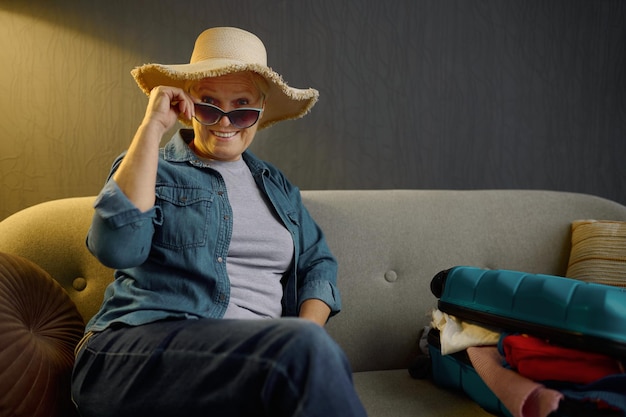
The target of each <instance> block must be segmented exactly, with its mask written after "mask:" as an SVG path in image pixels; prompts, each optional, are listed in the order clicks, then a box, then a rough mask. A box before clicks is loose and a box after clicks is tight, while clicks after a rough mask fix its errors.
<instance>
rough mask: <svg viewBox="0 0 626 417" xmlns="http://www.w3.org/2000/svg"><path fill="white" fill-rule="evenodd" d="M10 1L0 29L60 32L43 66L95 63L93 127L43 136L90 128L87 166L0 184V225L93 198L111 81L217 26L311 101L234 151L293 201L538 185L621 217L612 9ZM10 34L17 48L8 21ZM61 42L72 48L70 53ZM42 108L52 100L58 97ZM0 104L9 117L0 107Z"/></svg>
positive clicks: (563, 1) (122, 136)
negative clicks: (603, 202)
mask: <svg viewBox="0 0 626 417" xmlns="http://www.w3.org/2000/svg"><path fill="white" fill-rule="evenodd" d="M15 3H16V2H11V1H2V2H0V13H1V14H0V20H1V21H0V23H7V22H8V23H9V28H8V29H7V28H6V26H5V25H2V26H3V27H4V28H5V29H3V30H4V31H12V30H14V29H15V27H16V26H19V24H18V23H15V22H16V21H17V20H18V19H23V18H24V17H25V16H26V17H27V18H28V19H31V20H29V22H31V21H32V22H34V23H33V24H35V25H39V24H41V25H48V26H51V27H52V29H49V30H50V31H51V33H56V32H55V31H65V32H64V33H66V32H67V31H71V33H72V34H73V35H67V34H66V35H64V37H63V42H65V43H68V49H66V50H65V52H63V51H64V49H63V42H61V44H59V45H56V47H57V49H56V51H55V58H54V59H55V60H56V61H54V65H56V66H63V65H68V64H63V62H65V58H64V56H63V54H64V53H65V54H67V60H72V59H75V60H77V62H81V63H82V65H89V64H88V62H89V60H90V59H91V60H94V59H97V60H99V61H101V62H100V64H99V66H100V67H102V68H103V69H102V71H103V72H102V75H100V73H99V72H98V71H100V70H93V71H91V72H89V74H90V75H89V78H87V79H85V75H84V74H85V72H84V71H83V72H81V71H77V74H78V75H77V77H78V78H79V82H80V83H83V84H84V85H85V88H84V89H83V92H84V93H85V95H84V97H79V98H80V99H81V100H83V99H84V101H83V103H84V105H85V106H90V103H92V104H91V105H92V106H94V107H97V109H98V111H99V112H104V113H105V114H106V117H100V118H99V117H91V118H89V117H86V118H85V117H81V119H80V120H78V121H75V122H74V123H73V124H72V125H71V126H68V124H65V127H60V128H59V131H58V132H57V133H56V135H57V136H62V137H68V136H69V137H71V136H72V135H74V136H76V135H79V136H80V140H81V141H84V140H86V139H85V138H84V136H85V135H84V131H85V129H84V128H81V126H77V124H80V123H82V120H88V123H89V124H90V128H91V129H93V133H90V134H89V135H88V136H89V137H88V138H87V140H92V142H91V145H90V146H89V149H91V150H92V151H93V152H95V153H98V158H95V159H94V161H95V162H94V163H90V164H85V163H84V155H80V156H79V155H77V156H76V161H74V157H73V156H72V153H73V152H75V149H76V148H75V146H68V147H67V148H66V149H63V150H59V151H58V152H60V153H61V159H63V160H64V161H65V163H66V164H71V165H72V166H75V167H76V168H75V170H78V171H80V170H81V169H82V170H83V171H86V172H85V173H83V174H81V173H78V175H76V173H74V176H76V177H78V178H82V180H81V181H80V182H79V181H78V180H76V182H73V180H71V179H65V180H62V181H57V182H55V183H54V184H57V185H58V189H55V190H54V191H51V189H50V187H49V186H46V187H44V186H43V185H41V186H39V185H36V184H37V181H36V178H34V179H31V181H30V182H25V183H20V184H19V185H20V186H19V187H16V186H15V185H16V184H15V183H10V184H9V185H10V186H9V187H7V186H3V188H2V189H0V190H1V192H2V193H3V194H4V195H3V197H2V200H4V203H3V202H0V206H2V207H0V209H2V210H3V212H0V214H3V215H5V216H6V215H8V214H10V212H12V211H15V210H16V209H18V208H21V206H25V205H29V204H32V203H35V202H38V201H41V200H44V199H49V198H60V197H64V196H70V195H84V194H87V193H96V192H97V191H98V189H99V187H100V186H101V180H103V178H104V175H105V174H106V171H107V170H108V166H109V164H110V161H111V159H112V158H113V157H114V156H115V155H116V154H117V153H119V152H120V151H121V150H123V149H124V148H125V147H126V146H127V144H128V142H129V140H130V138H131V137H132V133H133V130H134V128H135V127H136V125H137V124H138V123H139V121H140V118H141V115H142V112H143V107H144V106H145V100H146V99H145V97H144V96H143V95H142V94H141V93H140V92H139V91H138V89H136V88H135V87H134V84H133V82H132V80H130V75H129V74H128V72H129V71H130V70H131V69H132V67H133V66H135V65H140V64H143V63H145V62H163V63H174V62H187V61H188V59H189V55H190V54H191V50H192V47H193V41H194V40H195V37H196V36H197V34H198V33H199V32H201V31H202V30H203V29H205V28H207V27H211V26H225V25H233V26H239V27H242V28H245V29H248V30H250V31H252V32H255V33H256V34H257V35H259V36H260V37H261V39H263V41H264V42H265V44H266V46H267V49H268V53H269V62H270V65H271V66H272V67H273V68H274V69H276V70H277V71H278V72H280V73H281V74H282V75H283V76H284V78H285V80H286V81H288V82H289V84H290V85H292V86H295V87H308V86H311V87H315V88H317V89H319V90H320V92H321V98H320V101H319V103H318V105H317V106H316V107H315V108H314V109H313V112H312V113H311V114H310V115H308V116H307V117H306V118H304V119H302V120H299V121H293V122H285V123H282V124H280V125H277V126H275V127H272V128H271V129H269V130H267V131H265V132H261V133H260V134H259V136H258V137H257V140H256V141H255V143H254V144H253V147H252V149H253V150H254V151H255V153H257V154H258V155H259V156H261V157H262V158H265V159H267V160H269V161H271V162H273V163H275V164H276V165H278V166H279V167H280V168H282V169H283V171H284V172H285V173H286V174H287V175H288V176H289V177H290V179H291V180H292V181H293V182H294V183H296V184H298V185H299V186H300V187H301V188H303V189H350V188H360V189H367V188H373V189H376V188H446V189H450V188H452V189H470V188H540V189H554V190H565V191H576V192H585V193H591V194H596V195H599V196H603V197H607V198H610V199H614V200H617V201H619V202H621V203H624V204H626V164H625V159H626V94H625V92H626V2H625V1H620V0H612V1H609V0H588V1H585V0H557V1H552V0H550V1H547V0H483V1H477V0H455V1H452V0H431V1H425V0H402V1H393V0H391V1H388V2H381V1H370V0H367V1H365V0H310V1H303V0H284V1H275V0H268V1H258V0H238V1H231V2H224V1H206V0H191V1H178V0H176V1H148V0H143V1H108V2H95V1H94V2H80V1H77V0H76V1H72V0H63V1H56V2H44V1H32V2H29V3H28V4H19V3H18V4H15ZM34 5H36V6H34ZM20 22H21V20H20ZM11 24H12V25H11ZM20 24H21V23H20ZM19 27H20V28H22V32H23V34H22V38H21V39H26V38H27V37H28V31H27V29H26V24H24V26H19ZM46 27H47V26H46ZM55 28H56V29H55ZM46 33H48V32H46ZM0 35H3V34H2V33H0ZM73 36H76V37H82V38H85V37H86V38H88V39H90V41H89V42H90V43H88V46H83V47H82V49H80V48H79V49H80V50H79V51H76V50H75V49H76V48H73V46H74V43H75V42H78V41H77V40H76V39H75V38H74V37H73ZM4 37H5V36H3V38H4ZM82 38H81V39H82ZM5 42H6V41H5ZM16 42H17V44H16V45H12V46H13V47H15V48H16V52H15V53H14V54H15V55H16V56H19V57H20V61H24V56H23V54H26V56H27V57H28V54H34V53H39V51H33V50H32V47H30V46H31V45H32V44H35V42H31V41H29V42H27V43H25V44H24V45H23V46H20V44H19V42H25V41H24V40H22V41H20V40H17V41H16ZM81 42H85V41H81ZM81 45H83V44H81ZM29 47H30V48H29ZM103 48H105V49H106V54H105V53H104V52H103V51H104V50H105V49H103ZM118 49H119V50H118ZM19 51H21V52H19ZM5 54H6V52H5ZM77 54H78V55H77ZM12 58H13V56H7V57H6V58H5V59H12ZM26 61H27V62H30V61H28V59H26ZM29 65H32V63H30V64H29ZM31 72H32V71H31ZM44 74H45V73H44ZM81 74H82V75H81ZM81 76H82V77H83V78H82V79H81V78H80V77H81ZM16 77H17V81H16ZM44 77H45V75H44ZM94 78H96V79H94ZM102 80H106V82H105V81H102ZM99 81H100V82H101V83H104V84H103V85H100V86H99V88H98V90H97V91H94V90H93V89H91V90H90V88H92V87H91V85H92V84H94V83H98V82H99ZM48 82H49V83H55V82H59V80H56V79H49V80H48ZM60 82H69V83H71V82H72V80H71V79H69V80H61V81H60ZM23 83H27V81H26V80H25V79H20V78H19V75H13V76H12V78H11V80H9V81H6V80H5V81H4V83H3V84H2V85H0V87H2V86H3V85H4V86H5V87H3V89H4V90H6V91H5V93H8V94H10V95H13V96H15V95H16V91H18V93H21V94H26V93H25V92H26V91H28V87H27V85H26V84H24V85H22V84H23ZM16 85H18V86H20V87H19V88H18V87H16ZM0 92H2V91H0ZM29 94H30V93H29ZM54 94H55V98H54V99H55V100H58V99H59V98H58V97H59V95H61V96H62V94H63V89H61V88H57V89H56V90H55V93H54ZM0 100H2V101H3V104H2V106H3V107H9V106H11V105H12V104H11V103H9V102H8V100H12V99H11V98H8V97H6V96H4V97H2V98H1V99H0ZM51 100H52V99H51ZM99 100H101V101H99ZM128 102H130V104H129V103H128ZM118 103H119V104H118ZM83 111H84V112H87V113H88V112H89V111H94V110H89V109H84V110H83ZM116 112H119V114H115V113H116ZM19 117H20V116H19V115H18V120H17V121H15V122H14V121H13V120H12V121H11V123H13V122H14V123H15V124H11V123H5V124H4V125H2V126H0V134H2V135H3V138H2V141H5V138H6V140H15V133H16V129H18V128H17V127H15V126H22V125H23V124H28V123H33V119H32V118H27V117H24V118H23V119H19ZM112 121H113V122H112ZM38 123H41V121H38ZM85 123H87V122H85ZM94 125H95V127H94ZM79 132H82V133H79ZM90 132H91V131H90ZM34 136H36V135H34ZM6 143H7V142H5V146H6V147H7V148H5V149H8V147H9V145H6ZM0 146H2V145H0ZM19 147H20V143H18V142H17V141H16V142H14V145H11V147H10V149H11V152H13V153H12V155H13V156H15V158H18V160H21V159H20V158H24V159H27V158H29V154H28V153H22V154H21V153H19V152H17V153H15V152H16V151H15V149H19ZM39 157H40V158H46V154H45V153H42V154H41V155H40V156H39ZM52 158H53V159H54V160H55V161H57V160H58V159H59V155H55V156H54V157H52ZM11 161H12V162H11V163H10V164H9V163H8V162H7V161H6V159H4V160H3V159H2V158H1V157H0V175H2V174H3V171H4V172H8V171H9V170H10V169H13V168H12V167H15V166H16V162H15V160H14V159H12V160H11ZM92 162H93V161H92ZM50 163H52V162H50ZM81 163H82V165H81ZM17 165H19V164H17ZM34 167H35V169H36V165H35V166H34ZM18 168H20V169H21V166H20V167H18ZM94 172H96V173H97V174H94ZM5 175H6V174H5ZM42 176H45V175H42ZM87 177H90V178H91V177H93V178H94V179H91V180H85V178H87ZM96 179H97V180H96ZM85 181H87V185H85ZM5 183H6V181H5ZM0 184H2V183H1V182H0ZM20 188H21V189H22V191H20ZM24 188H28V189H29V190H31V192H29V193H26V194H24V191H23V189H24ZM13 191H15V192H19V193H20V196H21V197H17V196H16V197H14V198H15V199H16V200H15V201H19V203H18V204H17V205H10V203H8V201H9V200H10V199H11V197H12V194H10V192H13ZM25 195H26V196H29V197H28V198H26V197H24V196H25ZM5 196H6V197H7V198H8V199H5V198H4V197H5ZM1 217H2V216H0V218H1Z"/></svg>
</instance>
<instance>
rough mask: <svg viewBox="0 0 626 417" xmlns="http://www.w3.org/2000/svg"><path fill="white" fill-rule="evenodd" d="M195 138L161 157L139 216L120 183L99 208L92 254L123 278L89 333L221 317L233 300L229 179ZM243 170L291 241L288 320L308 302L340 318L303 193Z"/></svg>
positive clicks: (186, 136)
mask: <svg viewBox="0 0 626 417" xmlns="http://www.w3.org/2000/svg"><path fill="white" fill-rule="evenodd" d="M192 137H193V132H192V131H188V130H181V131H179V132H178V133H177V134H176V135H175V136H174V137H173V138H172V139H171V140H170V142H169V143H167V145H166V146H165V147H164V148H162V149H161V150H160V156H159V165H158V172H157V181H156V201H155V205H154V207H153V208H152V209H150V210H148V211H146V212H141V211H140V210H139V209H137V208H136V207H135V206H134V205H133V204H132V203H131V202H130V200H128V198H127V197H126V196H125V195H124V193H123V192H122V191H121V190H120V189H119V187H118V186H117V184H116V183H115V181H114V180H113V179H112V175H113V173H114V172H115V170H116V169H117V167H118V166H119V164H120V162H121V160H122V158H123V157H124V154H122V155H121V156H120V157H119V158H118V159H117V160H116V161H115V163H114V164H113V168H112V170H111V174H110V176H109V180H108V181H107V183H106V185H105V186H104V188H103V189H102V191H101V192H100V194H99V195H98V198H97V199H96V202H95V209H96V210H95V214H94V217H93V221H92V224H91V228H90V230H89V233H88V235H87V247H88V248H89V250H90V251H91V253H92V254H94V256H96V257H97V258H98V259H99V260H100V262H102V263H103V264H104V265H106V266H108V267H111V268H114V269H116V271H115V280H114V281H113V282H112V283H111V284H110V285H109V286H108V287H107V289H106V291H105V295H104V301H103V304H102V307H101V308H100V311H99V312H98V313H97V314H96V315H95V316H94V317H93V318H92V319H91V320H90V321H89V323H88V324H87V330H91V331H101V330H104V329H105V328H107V327H108V326H109V325H110V324H112V323H125V324H128V325H132V326H136V325H141V324H145V323H149V322H153V321H156V320H162V319H168V318H203V317H211V318H221V317H222V316H223V315H224V312H225V311H226V307H227V306H228V302H229V297H230V283H229V279H228V275H227V273H226V262H227V260H228V247H229V242H230V237H231V233H232V227H233V223H232V210H231V207H230V204H229V202H228V194H227V190H226V185H225V183H224V180H223V179H222V177H221V175H220V174H219V173H218V172H217V171H215V170H213V169H211V168H210V167H209V165H208V164H207V163H205V162H203V161H201V160H200V159H198V158H197V157H196V156H195V154H194V153H193V152H192V151H191V149H190V148H189V146H188V145H187V142H188V141H189V140H191V138H192ZM243 158H244V161H245V162H246V164H247V165H248V167H249V168H250V171H251V173H252V175H253V177H254V179H255V181H256V183H257V185H258V187H259V188H260V189H261V190H262V192H264V193H265V194H266V195H267V196H268V198H269V201H270V202H271V204H272V205H273V207H274V209H275V210H276V212H277V213H278V215H279V217H280V219H281V220H282V222H283V224H284V225H285V227H286V228H287V229H288V230H289V232H290V233H291V235H292V238H293V243H294V259H293V261H292V266H291V268H290V270H288V271H287V273H286V274H285V276H284V277H283V280H282V283H283V298H282V307H283V315H286V316H297V315H298V312H299V308H300V305H301V304H302V302H303V301H305V300H307V299H312V298H315V299H319V300H322V301H324V302H325V303H326V304H328V306H329V307H330V309H331V315H334V314H336V313H338V312H339V310H340V309H341V299H340V296H339V291H338V289H337V287H336V276H337V262H336V260H335V258H334V257H333V255H332V254H331V252H330V250H329V248H328V246H327V244H326V240H325V238H324V235H323V233H322V231H321V230H320V228H319V227H318V225H317V224H316V223H315V221H314V220H313V219H312V218H311V216H310V214H309V212H308V211H307V209H306V208H305V207H304V205H303V204H302V201H301V197H300V191H299V190H298V188H297V187H294V186H293V185H291V184H290V183H289V182H288V181H287V179H286V178H285V177H284V175H283V174H282V173H281V172H280V171H278V170H277V169H276V168H275V167H273V166H272V165H270V164H268V163H266V162H263V161H261V160H259V159H258V158H256V157H255V156H253V155H252V154H251V153H250V152H248V151H246V152H245V153H244V154H243Z"/></svg>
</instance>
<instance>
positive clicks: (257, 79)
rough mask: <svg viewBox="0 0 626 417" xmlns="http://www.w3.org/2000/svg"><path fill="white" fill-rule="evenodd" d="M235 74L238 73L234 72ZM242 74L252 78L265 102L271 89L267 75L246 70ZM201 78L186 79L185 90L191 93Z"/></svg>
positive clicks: (251, 80)
mask: <svg viewBox="0 0 626 417" xmlns="http://www.w3.org/2000/svg"><path fill="white" fill-rule="evenodd" d="M233 74H237V73H233ZM241 74H245V75H247V76H248V78H249V79H250V82H252V84H254V86H255V87H256V88H257V90H258V91H259V94H260V95H261V99H262V100H263V102H265V100H266V99H267V97H268V94H269V90H270V85H269V83H268V82H267V80H266V79H265V77H263V76H262V75H260V74H257V73H256V72H254V71H244V72H241ZM216 78H217V77H216ZM201 80H202V79H200V80H187V81H185V88H184V90H185V91H186V92H187V93H190V92H191V88H192V87H193V85H194V84H196V83H198V81H201Z"/></svg>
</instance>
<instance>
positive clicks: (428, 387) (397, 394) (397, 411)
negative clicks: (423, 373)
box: [354, 369, 491, 417]
mask: <svg viewBox="0 0 626 417" xmlns="http://www.w3.org/2000/svg"><path fill="white" fill-rule="evenodd" d="M354 385H355V387H356V391H357V393H358V394H359V397H360V398H361V401H362V402H363V405H364V406H365V409H366V411H367V414H368V415H369V416H370V417H386V416H389V417H397V416H420V417H434V416H439V417H444V416H446V417H447V416H454V417H470V416H471V417H480V416H485V417H486V416H491V414H490V413H488V412H486V411H485V410H483V409H482V408H481V407H480V406H479V405H478V404H477V403H475V402H474V401H472V400H471V399H470V398H469V397H468V396H467V395H465V394H464V393H462V392H460V391H453V390H448V389H443V388H439V387H437V386H436V385H435V384H434V383H433V382H432V381H431V380H430V379H420V380H417V379H413V378H411V376H410V375H409V372H408V371H407V370H406V369H397V370H389V371H366V372H356V373H355V374H354Z"/></svg>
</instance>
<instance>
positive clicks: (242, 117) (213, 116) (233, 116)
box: [193, 103, 263, 129]
mask: <svg viewBox="0 0 626 417" xmlns="http://www.w3.org/2000/svg"><path fill="white" fill-rule="evenodd" d="M193 105H194V109H195V113H196V114H195V116H194V118H195V119H196V120H197V121H198V122H200V123H201V124H203V125H205V126H212V125H214V124H217V123H218V122H219V121H220V120H221V119H222V117H224V116H226V117H228V120H230V124H232V125H233V126H235V127H236V128H237V129H247V128H249V127H250V126H253V125H254V124H255V123H256V122H258V121H259V117H260V116H261V112H262V111H263V109H255V108H250V107H246V108H241V109H236V110H232V111H229V112H228V113H227V112H225V111H224V110H222V109H220V108H219V107H217V106H214V105H212V104H208V103H194V104H193Z"/></svg>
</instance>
